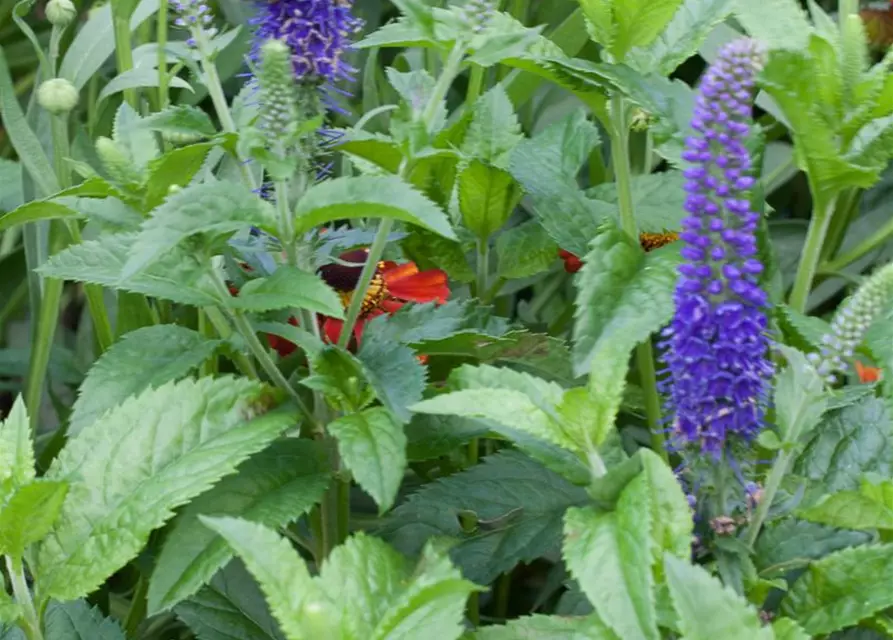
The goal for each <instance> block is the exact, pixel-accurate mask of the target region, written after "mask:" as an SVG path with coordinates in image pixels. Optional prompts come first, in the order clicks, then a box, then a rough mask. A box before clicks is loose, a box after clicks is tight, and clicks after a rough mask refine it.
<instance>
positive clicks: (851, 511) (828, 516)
mask: <svg viewBox="0 0 893 640" xmlns="http://www.w3.org/2000/svg"><path fill="white" fill-rule="evenodd" d="M797 515H798V516H800V517H801V518H803V519H804V520H809V521H810V522H818V523H819V524H826V525H829V526H832V527H838V528H841V529H893V504H889V503H888V504H885V503H884V502H882V501H878V500H875V499H873V498H871V497H869V496H866V495H864V494H862V493H859V492H857V491H839V492H837V493H832V494H831V495H829V496H826V497H825V498H824V499H823V500H820V501H819V502H818V503H816V504H814V505H812V506H810V507H808V508H806V509H801V510H800V511H798V512H797Z"/></svg>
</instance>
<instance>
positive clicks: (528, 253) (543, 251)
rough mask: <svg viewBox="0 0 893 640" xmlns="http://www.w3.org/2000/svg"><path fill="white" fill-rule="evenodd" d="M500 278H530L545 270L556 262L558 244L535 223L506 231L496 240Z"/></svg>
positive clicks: (497, 270)
mask: <svg viewBox="0 0 893 640" xmlns="http://www.w3.org/2000/svg"><path fill="white" fill-rule="evenodd" d="M496 255H497V256H498V258H499V266H498V267H497V269H496V274H497V275H498V276H499V277H500V278H506V279H515V278H527V277H530V276H533V275H536V274H538V273H542V272H543V271H546V270H547V269H548V268H549V266H550V265H551V264H552V263H554V262H555V256H556V255H558V245H556V244H555V241H554V240H552V238H550V237H549V234H548V233H546V230H545V229H543V227H542V225H540V224H539V223H538V222H537V221H536V220H530V221H528V222H525V223H523V224H520V225H518V226H517V227H512V228H511V229H507V230H506V231H504V232H503V233H501V234H499V238H498V239H497V240H496Z"/></svg>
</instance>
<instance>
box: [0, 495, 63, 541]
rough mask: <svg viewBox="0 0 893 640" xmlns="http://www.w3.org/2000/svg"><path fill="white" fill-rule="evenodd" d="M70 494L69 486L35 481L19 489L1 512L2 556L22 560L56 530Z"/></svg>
mask: <svg viewBox="0 0 893 640" xmlns="http://www.w3.org/2000/svg"><path fill="white" fill-rule="evenodd" d="M67 492H68V485H67V484H66V483H65V482H52V481H47V480H34V481H32V482H30V483H29V484H26V485H23V486H21V487H19V488H18V489H17V490H16V491H15V493H13V494H12V496H11V497H10V498H9V500H7V502H6V505H5V506H3V507H2V509H0V553H5V554H7V555H10V556H12V557H14V558H15V557H21V555H22V553H23V552H24V551H25V549H26V548H27V547H29V546H30V545H32V544H33V543H35V542H37V541H39V540H41V539H42V538H43V537H44V536H45V535H46V534H47V533H49V531H50V529H51V528H52V526H53V523H54V522H55V521H56V518H58V517H59V512H60V510H61V509H62V502H63V501H64V500H65V494H66V493H67Z"/></svg>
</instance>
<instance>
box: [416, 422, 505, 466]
mask: <svg viewBox="0 0 893 640" xmlns="http://www.w3.org/2000/svg"><path fill="white" fill-rule="evenodd" d="M404 431H405V433H406V457H407V458H408V459H409V460H413V461H419V460H431V459H432V458H439V457H440V456H445V455H448V454H449V453H451V452H452V451H453V449H455V448H457V447H459V446H461V445H463V444H465V443H467V442H470V441H471V440H472V439H473V438H479V437H481V436H483V435H485V434H486V433H487V432H489V431H490V427H489V426H488V425H487V423H486V422H484V421H483V420H475V419H473V418H460V417H457V416H437V415H427V414H423V413H417V414H416V415H414V416H413V417H412V420H410V421H409V423H408V424H407V425H405V427H404Z"/></svg>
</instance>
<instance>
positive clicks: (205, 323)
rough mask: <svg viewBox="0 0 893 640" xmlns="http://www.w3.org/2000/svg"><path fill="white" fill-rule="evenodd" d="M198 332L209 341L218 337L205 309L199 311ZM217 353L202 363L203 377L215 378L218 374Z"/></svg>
mask: <svg viewBox="0 0 893 640" xmlns="http://www.w3.org/2000/svg"><path fill="white" fill-rule="evenodd" d="M198 332H199V333H200V334H201V335H202V336H204V337H205V338H208V339H209V340H213V339H215V338H216V337H217V336H216V335H215V333H214V327H213V324H212V323H211V322H210V320H208V312H207V311H206V310H205V309H201V308H200V309H198ZM217 364H218V363H217V353H216V352H215V353H213V354H211V356H210V357H209V358H208V359H207V360H205V361H204V362H202V366H201V375H202V376H214V375H217V373H218V367H217Z"/></svg>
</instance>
